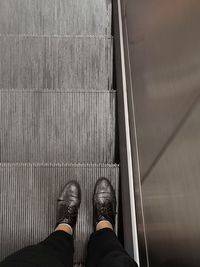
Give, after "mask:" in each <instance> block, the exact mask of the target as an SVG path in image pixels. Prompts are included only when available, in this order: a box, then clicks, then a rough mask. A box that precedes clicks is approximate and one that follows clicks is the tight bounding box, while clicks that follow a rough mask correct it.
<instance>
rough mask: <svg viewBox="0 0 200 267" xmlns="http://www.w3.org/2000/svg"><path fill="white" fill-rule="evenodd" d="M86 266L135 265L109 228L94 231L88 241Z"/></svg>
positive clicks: (120, 266) (129, 266)
mask: <svg viewBox="0 0 200 267" xmlns="http://www.w3.org/2000/svg"><path fill="white" fill-rule="evenodd" d="M86 266H87V267H98V266H99V267H100V266H102V267H112V266H119V267H126V266H127V267H137V264H136V263H135V262H134V261H133V259H132V258H131V257H130V256H129V255H128V254H127V253H126V251H125V250H124V248H123V247H122V245H121V243H120V242H119V240H118V238H117V236H116V234H115V233H114V231H113V230H111V229H110V228H104V229H101V230H98V231H96V232H94V233H93V234H92V235H91V237H90V241H89V243H88V254H87V261H86Z"/></svg>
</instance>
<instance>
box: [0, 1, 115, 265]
mask: <svg viewBox="0 0 200 267" xmlns="http://www.w3.org/2000/svg"><path fill="white" fill-rule="evenodd" d="M111 9H112V1H111V0H81V1H79V0H29V1H27V0H1V1H0V125H1V127H0V161H1V162H0V224H1V230H0V231H1V235H0V260H1V259H3V258H4V257H5V256H6V255H8V254H10V253H12V252H14V251H16V250H18V249H20V248H22V247H24V246H27V245H31V244H34V243H36V242H39V241H41V240H42V239H44V238H45V237H46V236H47V235H48V234H49V233H50V232H52V231H53V229H54V226H55V221H56V199H57V197H58V194H59V192H60V190H61V189H62V187H63V186H64V185H65V183H66V182H68V181H69V180H71V179H75V180H77V181H78V182H79V183H80V185H81V188H82V203H81V208H80V213H79V217H78V225H77V228H76V234H75V249H76V250H75V258H74V263H75V264H83V263H84V260H85V249H86V242H87V240H88V238H89V235H90V234H91V233H92V231H93V228H92V201H91V200H92V194H93V188H94V184H95V183H96V181H97V179H98V178H99V177H101V176H104V177H108V178H109V179H110V181H111V182H112V184H113V186H114V188H115V189H116V192H117V197H118V184H119V181H118V180H119V166H118V165H117V164H116V162H115V159H116V151H117V142H116V119H117V118H116V103H115V102H116V92H115V91H114V90H113V88H112V84H113V83H112V80H113V76H112V75H113V39H112V36H111V21H112V18H111V15H112V14H111ZM116 225H117V224H116ZM116 231H117V226H116Z"/></svg>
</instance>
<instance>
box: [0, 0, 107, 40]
mask: <svg viewBox="0 0 200 267" xmlns="http://www.w3.org/2000/svg"><path fill="white" fill-rule="evenodd" d="M111 10H112V1H111V0H99V1H97V0H93V1H91V0H81V2H80V1H79V0H56V1H55V0H29V1H27V0H1V1H0V33H1V34H22V35H24V34H25V35H26V34H30V35H59V36H60V35H61V36H62V35H96V36H99V35H107V36H110V35H111Z"/></svg>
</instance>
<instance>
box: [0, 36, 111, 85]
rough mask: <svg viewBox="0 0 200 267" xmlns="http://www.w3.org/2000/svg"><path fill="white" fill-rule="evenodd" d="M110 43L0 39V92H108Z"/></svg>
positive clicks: (98, 39)
mask: <svg viewBox="0 0 200 267" xmlns="http://www.w3.org/2000/svg"><path fill="white" fill-rule="evenodd" d="M112 60H113V59H112V39H111V38H104V37H97V36H88V37H83V36H65V37H59V36H54V37H50V36H23V35H20V36H16V35H0V89H1V88H37V89H43V88H48V89H58V88H59V89H60V88H70V89H74V90H76V89H85V90H86V89H87V90H88V89H96V90H102V89H112V88H111V87H112V64H113V62H112Z"/></svg>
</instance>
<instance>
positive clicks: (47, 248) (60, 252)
mask: <svg viewBox="0 0 200 267" xmlns="http://www.w3.org/2000/svg"><path fill="white" fill-rule="evenodd" d="M73 254H74V243H73V237H72V236H71V235H69V234H67V233H65V232H63V231H56V232H54V233H52V234H51V235H50V236H49V237H48V238H47V239H45V240H44V241H43V242H41V243H39V244H38V245H35V246H31V247H27V248H24V249H22V250H20V251H18V252H16V253H14V254H12V255H10V256H8V257H7V258H6V259H5V260H4V261H3V262H2V263H0V267H73Z"/></svg>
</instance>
